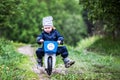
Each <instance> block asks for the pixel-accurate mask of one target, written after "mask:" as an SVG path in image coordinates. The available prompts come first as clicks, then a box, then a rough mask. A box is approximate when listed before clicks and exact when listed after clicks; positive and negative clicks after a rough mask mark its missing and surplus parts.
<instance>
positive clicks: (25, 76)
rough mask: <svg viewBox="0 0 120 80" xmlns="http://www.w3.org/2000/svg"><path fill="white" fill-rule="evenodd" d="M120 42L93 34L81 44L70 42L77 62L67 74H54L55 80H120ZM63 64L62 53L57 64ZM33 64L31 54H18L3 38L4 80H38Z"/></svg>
mask: <svg viewBox="0 0 120 80" xmlns="http://www.w3.org/2000/svg"><path fill="white" fill-rule="evenodd" d="M119 41H120V40H119V39H116V40H113V39H112V38H108V37H100V36H93V37H89V38H86V39H83V40H81V41H80V42H79V43H78V46H77V47H71V46H68V45H66V47H67V48H68V51H69V57H70V58H71V59H73V60H75V61H76V62H75V64H74V65H73V66H71V67H70V68H68V69H67V73H66V74H65V75H63V74H53V75H51V77H50V78H51V80H120V76H119V75H120V57H119V56H120V53H119V52H120V42H119ZM12 44H13V42H12ZM15 45H17V46H18V47H19V45H18V44H16V43H15ZM59 64H63V61H62V58H61V56H58V57H57V62H56V67H59ZM24 66H26V67H24ZM31 66H32V64H31V62H30V61H29V59H28V57H26V56H23V55H22V54H19V53H17V52H16V51H15V50H14V47H13V46H12V45H11V42H6V41H4V40H2V41H0V80H32V79H36V80H37V74H34V73H33V72H31V70H30V67H31ZM8 74H9V75H8ZM30 76H31V77H30ZM8 77H9V79H8Z"/></svg>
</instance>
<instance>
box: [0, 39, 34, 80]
mask: <svg viewBox="0 0 120 80" xmlns="http://www.w3.org/2000/svg"><path fill="white" fill-rule="evenodd" d="M26 60H28V59H27V57H25V56H23V55H21V54H19V53H17V52H16V50H15V48H14V46H13V42H12V41H6V40H5V39H0V80H28V79H29V78H31V77H30V76H31V75H33V72H31V71H30V70H27V69H24V68H23V67H20V65H24V64H25V61H26ZM27 68H28V67H27ZM29 75H30V76H29Z"/></svg>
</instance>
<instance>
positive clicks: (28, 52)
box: [18, 45, 67, 80]
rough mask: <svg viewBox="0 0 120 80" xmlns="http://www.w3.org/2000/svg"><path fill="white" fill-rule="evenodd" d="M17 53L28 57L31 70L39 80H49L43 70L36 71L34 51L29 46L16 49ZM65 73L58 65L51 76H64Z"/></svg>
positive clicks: (62, 67)
mask: <svg viewBox="0 0 120 80" xmlns="http://www.w3.org/2000/svg"><path fill="white" fill-rule="evenodd" d="M18 52H20V53H22V54H25V55H27V56H29V57H30V60H31V63H32V64H33V66H31V68H32V70H33V71H34V72H35V73H36V74H37V75H38V76H39V80H51V79H50V77H49V76H48V75H47V74H46V73H45V71H44V68H41V69H38V68H37V65H36V59H35V58H34V53H35V49H34V48H33V47H31V45H26V46H22V47H19V48H18ZM66 72H67V71H66V69H65V68H64V66H63V65H60V67H59V68H55V70H54V71H53V74H56V73H58V74H65V73H66Z"/></svg>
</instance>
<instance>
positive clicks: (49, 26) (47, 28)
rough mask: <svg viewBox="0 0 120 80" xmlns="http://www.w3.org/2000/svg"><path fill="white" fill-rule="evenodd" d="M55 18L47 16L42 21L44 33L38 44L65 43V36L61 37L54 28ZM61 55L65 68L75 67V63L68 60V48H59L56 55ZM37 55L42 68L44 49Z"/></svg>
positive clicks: (38, 51)
mask: <svg viewBox="0 0 120 80" xmlns="http://www.w3.org/2000/svg"><path fill="white" fill-rule="evenodd" d="M52 20H53V18H52V16H47V17H44V18H43V20H42V24H43V30H44V31H43V32H42V33H41V34H40V35H39V36H38V37H37V43H38V44H40V43H43V42H44V41H46V40H49V41H57V42H58V44H61V43H63V40H64V38H63V36H61V35H60V33H59V32H58V31H57V30H56V29H55V28H54V27H53V22H52ZM59 54H61V56H62V58H63V61H64V64H65V67H66V68H68V67H70V66H71V65H73V64H74V63H75V61H71V60H70V59H69V58H68V51H67V48H66V47H65V46H59V47H58V49H57V53H56V55H59ZM36 55H37V62H38V66H39V67H42V65H43V63H42V58H43V56H44V49H43V47H42V48H38V49H37V50H36Z"/></svg>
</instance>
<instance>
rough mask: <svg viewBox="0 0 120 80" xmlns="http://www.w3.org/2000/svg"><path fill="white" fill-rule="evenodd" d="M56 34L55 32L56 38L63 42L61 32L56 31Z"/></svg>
mask: <svg viewBox="0 0 120 80" xmlns="http://www.w3.org/2000/svg"><path fill="white" fill-rule="evenodd" d="M56 34H57V37H58V40H60V41H62V42H63V41H64V37H63V36H61V34H60V33H59V32H58V31H56Z"/></svg>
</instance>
